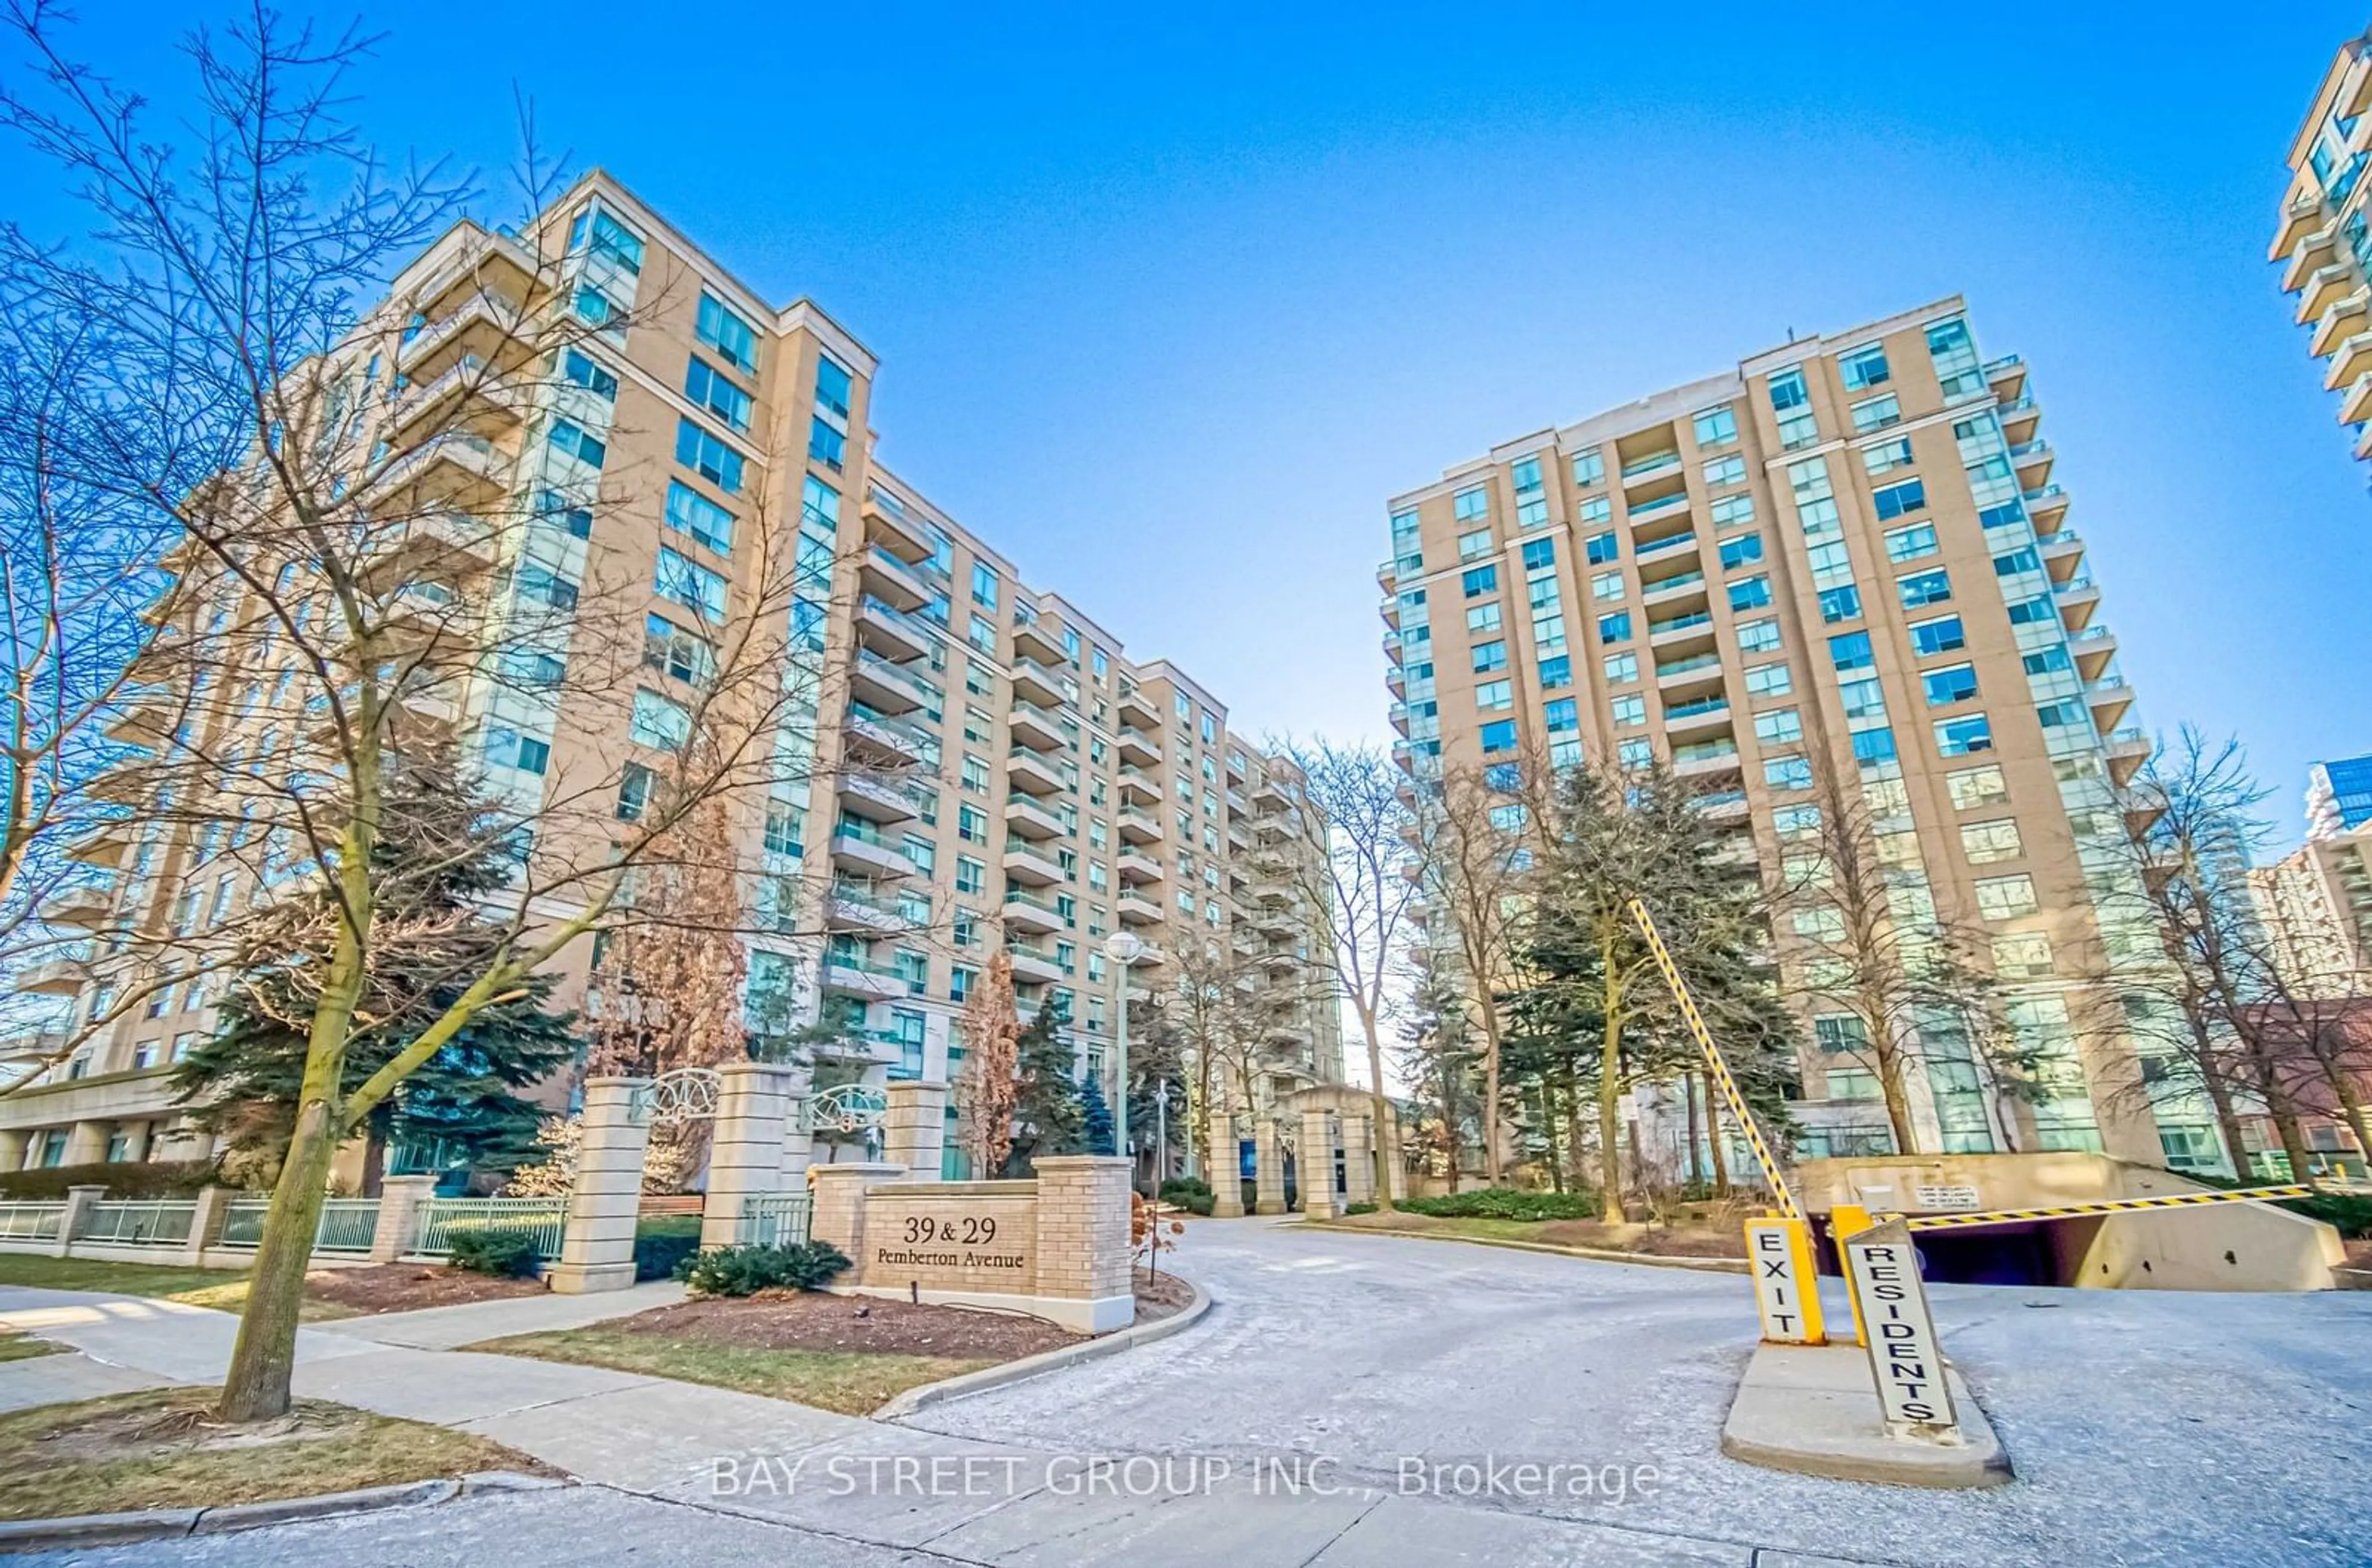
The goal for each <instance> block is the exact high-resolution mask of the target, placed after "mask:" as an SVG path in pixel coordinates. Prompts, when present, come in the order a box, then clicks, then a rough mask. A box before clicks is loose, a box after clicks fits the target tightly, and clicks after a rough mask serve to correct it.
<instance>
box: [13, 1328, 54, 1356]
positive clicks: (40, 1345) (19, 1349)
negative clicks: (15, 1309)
mask: <svg viewBox="0 0 2372 1568" xmlns="http://www.w3.org/2000/svg"><path fill="white" fill-rule="evenodd" d="M65 1348H66V1347H65V1346H64V1345H53V1344H52V1343H50V1342H49V1341H47V1340H37V1339H35V1338H33V1336H32V1335H30V1334H12V1333H9V1332H7V1331H6V1330H0V1361H30V1360H32V1359H33V1358H34V1357H35V1356H37V1355H55V1354H56V1353H58V1352H60V1351H62V1350H64V1349H65Z"/></svg>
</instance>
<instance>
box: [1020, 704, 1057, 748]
mask: <svg viewBox="0 0 2372 1568" xmlns="http://www.w3.org/2000/svg"><path fill="white" fill-rule="evenodd" d="M1006 724H1007V726H1009V727H1010V729H1011V730H1012V734H1013V739H1014V741H1015V742H1016V744H1017V745H1021V746H1026V747H1028V748H1029V749H1031V750H1032V751H1059V750H1061V749H1063V748H1064V746H1066V745H1068V744H1069V743H1070V737H1069V736H1067V735H1065V734H1064V733H1063V723H1062V720H1061V719H1060V718H1058V717H1057V716H1056V715H1055V714H1054V712H1053V710H1052V709H1051V708H1041V707H1040V706H1038V704H1037V703H1018V702H1017V703H1014V704H1013V712H1012V714H1011V715H1010V716H1009V717H1008V718H1007V719H1006Z"/></svg>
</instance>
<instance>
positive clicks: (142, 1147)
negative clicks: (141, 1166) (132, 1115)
mask: <svg viewBox="0 0 2372 1568" xmlns="http://www.w3.org/2000/svg"><path fill="white" fill-rule="evenodd" d="M156 1129H157V1124H156V1123H155V1122H153V1121H134V1122H133V1123H132V1124H131V1125H130V1126H129V1127H127V1128H126V1129H125V1130H124V1140H123V1157H124V1158H125V1159H127V1160H129V1161H131V1162H133V1163H134V1164H138V1163H140V1162H141V1161H143V1160H145V1159H146V1158H147V1157H148V1139H149V1134H151V1133H152V1132H155V1131H156Z"/></svg>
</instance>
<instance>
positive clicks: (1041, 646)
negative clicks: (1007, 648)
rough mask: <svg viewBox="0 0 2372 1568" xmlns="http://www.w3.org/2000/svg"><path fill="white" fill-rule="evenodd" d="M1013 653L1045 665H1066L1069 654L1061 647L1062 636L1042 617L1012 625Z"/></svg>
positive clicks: (1069, 659) (1069, 658)
mask: <svg viewBox="0 0 2372 1568" xmlns="http://www.w3.org/2000/svg"><path fill="white" fill-rule="evenodd" d="M1013 651H1014V653H1015V654H1016V655H1017V656H1021V657H1024V658H1034V659H1037V660H1040V661H1041V662H1042V663H1045V664H1068V663H1070V662H1071V656H1070V654H1069V652H1068V651H1067V650H1066V649H1064V646H1063V634H1062V633H1060V632H1058V631H1056V630H1055V629H1054V626H1053V624H1052V622H1051V621H1047V620H1046V619H1045V617H1043V616H1032V617H1030V618H1029V619H1028V620H1026V621H1015V622H1014V625H1013Z"/></svg>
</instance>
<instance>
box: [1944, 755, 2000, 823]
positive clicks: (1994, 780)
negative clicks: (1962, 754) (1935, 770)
mask: <svg viewBox="0 0 2372 1568" xmlns="http://www.w3.org/2000/svg"><path fill="white" fill-rule="evenodd" d="M1944 783H1945V785H1946V787H1947V788H1948V789H1949V790H1950V791H1951V794H1952V808H1953V809H1954V810H1956V811H1966V810H1969V809H1970V808H1971V807H1978V806H2006V805H2008V804H2009V785H2008V784H2007V783H2006V782H2005V781H2004V780H2003V778H2002V771H2001V769H1999V768H1998V767H1995V766H1994V764H1993V763H1991V762H1987V763H1986V764H1985V765H1984V766H1982V767H1981V768H1962V769H1961V770H1960V771H1959V772H1953V773H1947V774H1945V775H1944Z"/></svg>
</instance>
